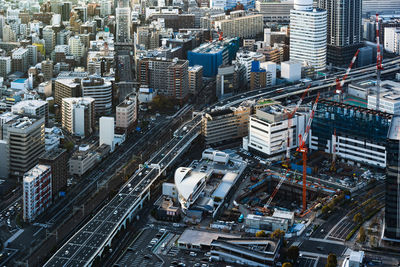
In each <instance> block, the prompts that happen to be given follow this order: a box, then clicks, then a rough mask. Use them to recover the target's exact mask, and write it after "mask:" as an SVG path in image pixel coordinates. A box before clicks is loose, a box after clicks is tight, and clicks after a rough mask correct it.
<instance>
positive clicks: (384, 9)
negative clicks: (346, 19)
mask: <svg viewBox="0 0 400 267" xmlns="http://www.w3.org/2000/svg"><path fill="white" fill-rule="evenodd" d="M397 10H400V1H399V0H378V1H376V0H363V1H362V13H363V14H370V15H375V14H376V13H378V14H382V13H386V14H387V13H389V14H390V13H395V12H396V11H397Z"/></svg>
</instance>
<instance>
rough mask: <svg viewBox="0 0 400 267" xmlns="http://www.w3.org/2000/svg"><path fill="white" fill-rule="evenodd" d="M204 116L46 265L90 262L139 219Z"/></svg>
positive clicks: (164, 148) (55, 265) (140, 170)
mask: <svg viewBox="0 0 400 267" xmlns="http://www.w3.org/2000/svg"><path fill="white" fill-rule="evenodd" d="M200 122H201V116H200V115H198V116H196V117H195V118H194V119H192V120H191V121H190V122H188V123H187V124H186V127H187V128H188V132H187V133H186V135H185V136H184V137H183V138H180V137H174V138H172V139H171V140H170V141H169V142H168V143H167V144H166V145H165V146H164V147H163V148H162V149H161V150H160V151H158V152H157V153H156V154H155V155H154V156H153V157H152V158H151V159H150V160H149V161H148V162H147V163H148V165H150V164H154V165H159V166H160V169H158V168H151V169H150V168H143V167H142V168H139V169H138V170H137V171H136V172H135V174H134V175H133V176H132V177H131V178H130V179H129V180H128V182H127V183H126V184H125V185H124V186H123V187H122V188H121V190H120V191H119V192H118V195H117V196H115V197H114V198H113V199H112V200H111V201H110V202H109V203H107V204H106V205H105V206H104V207H103V208H102V209H101V210H100V211H99V212H98V213H97V214H96V215H95V216H94V217H93V218H92V219H91V220H90V221H89V222H88V223H86V224H85V225H84V226H83V227H82V228H81V229H80V230H79V231H78V232H77V233H75V234H74V235H73V236H72V237H71V238H70V239H69V240H68V241H67V242H66V243H65V244H64V245H63V246H62V247H61V248H60V249H59V250H58V251H57V252H56V253H55V254H54V255H53V256H52V257H51V258H50V259H49V261H48V262H47V263H46V264H45V265H44V266H46V267H50V266H53V267H59V266H90V265H91V264H92V263H93V261H94V260H95V258H96V257H97V256H101V255H102V253H103V251H104V249H105V247H106V246H111V242H112V239H113V238H114V236H115V235H116V234H117V233H118V231H119V230H121V228H122V227H126V224H127V223H128V222H132V221H134V220H136V219H137V218H136V214H137V213H138V211H139V210H140V209H141V208H142V207H143V203H144V201H145V200H146V199H149V198H150V189H151V188H152V185H153V184H154V183H155V182H156V181H157V179H158V178H159V177H160V175H161V174H162V173H163V172H165V170H166V169H167V168H168V167H169V166H171V165H173V164H174V163H175V162H176V160H177V159H178V158H179V157H180V156H181V155H182V154H183V153H184V152H185V151H186V150H187V149H188V148H189V147H190V145H191V143H192V142H193V140H194V139H196V138H197V137H198V135H199V134H200Z"/></svg>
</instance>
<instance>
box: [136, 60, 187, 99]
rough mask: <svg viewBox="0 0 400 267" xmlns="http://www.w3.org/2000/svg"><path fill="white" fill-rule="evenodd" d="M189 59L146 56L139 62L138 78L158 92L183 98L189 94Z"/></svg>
mask: <svg viewBox="0 0 400 267" xmlns="http://www.w3.org/2000/svg"><path fill="white" fill-rule="evenodd" d="M188 67H189V62H188V61H187V60H180V59H177V58H174V59H172V60H171V59H165V58H164V59H163V58H144V59H142V60H140V61H139V63H138V80H139V82H140V83H141V84H142V85H148V86H149V87H150V88H154V89H157V90H158V94H161V95H164V96H167V97H173V98H176V99H183V98H185V97H186V96H187V94H188Z"/></svg>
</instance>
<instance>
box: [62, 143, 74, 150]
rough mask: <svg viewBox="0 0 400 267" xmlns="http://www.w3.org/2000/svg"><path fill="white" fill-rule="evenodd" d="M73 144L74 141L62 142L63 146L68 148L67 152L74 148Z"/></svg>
mask: <svg viewBox="0 0 400 267" xmlns="http://www.w3.org/2000/svg"><path fill="white" fill-rule="evenodd" d="M74 146H75V145H74V143H73V142H71V141H69V142H66V143H64V148H65V149H66V150H68V152H70V151H71V150H72V149H74Z"/></svg>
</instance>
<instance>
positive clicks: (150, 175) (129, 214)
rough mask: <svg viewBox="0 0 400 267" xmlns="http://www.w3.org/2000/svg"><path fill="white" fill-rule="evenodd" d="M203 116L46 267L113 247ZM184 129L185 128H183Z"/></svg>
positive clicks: (269, 94) (356, 75) (317, 87)
mask: <svg viewBox="0 0 400 267" xmlns="http://www.w3.org/2000/svg"><path fill="white" fill-rule="evenodd" d="M399 63H400V57H399V58H395V59H391V60H387V61H386V62H385V70H384V71H383V72H382V74H383V75H384V74H390V73H393V72H396V71H399V70H400V66H399ZM374 72H375V66H367V67H364V68H361V69H358V70H355V71H353V72H352V73H351V74H350V75H349V77H348V79H347V83H349V82H352V81H357V80H362V79H365V78H370V77H371V76H373V75H374ZM335 85H336V77H330V78H327V79H324V80H317V81H315V82H313V86H312V87H311V88H310V90H309V94H311V93H312V92H317V91H324V90H325V91H326V90H329V88H331V87H332V86H335ZM305 90H306V88H304V87H303V88H301V87H299V86H298V85H294V86H287V87H282V88H278V89H274V90H270V89H268V88H266V89H261V90H255V91H250V92H245V93H242V94H238V95H236V96H233V97H230V98H227V99H225V100H223V101H220V102H217V103H215V104H214V105H212V106H211V107H210V108H212V107H215V106H233V105H238V104H240V103H241V102H243V101H245V100H252V99H257V98H261V97H263V98H271V99H274V100H282V99H287V98H289V97H293V96H297V95H301V94H302V93H303V92H304V91H305ZM200 123H201V113H198V114H196V116H194V118H193V119H192V120H191V121H189V122H187V123H186V124H185V127H186V128H187V133H186V134H185V135H184V136H183V137H182V138H181V137H179V136H177V137H174V138H172V139H171V140H170V141H169V142H168V143H167V144H166V145H165V146H164V147H163V148H162V149H161V150H160V151H158V152H157V153H156V154H155V155H153V156H152V157H151V159H150V160H149V161H148V162H147V164H148V165H150V164H155V165H159V166H160V169H144V168H139V169H138V170H137V171H136V173H135V174H134V175H133V176H132V177H131V178H130V179H129V181H128V182H127V183H126V184H125V185H124V186H123V187H122V188H121V190H120V191H119V193H118V195H117V196H116V197H114V198H113V199H112V200H111V201H110V202H109V203H108V204H107V205H105V206H104V207H103V208H102V209H101V210H100V211H99V212H98V213H97V214H96V215H95V216H94V217H93V218H92V219H91V220H90V221H89V222H88V223H86V224H85V225H84V226H83V227H82V228H81V229H80V230H79V231H78V232H77V233H75V234H74V235H73V236H72V237H71V238H70V239H69V240H68V241H67V242H66V243H65V244H64V245H63V246H62V247H61V248H60V249H59V250H58V251H57V252H56V253H55V254H54V255H53V256H52V257H51V258H50V259H49V260H48V262H47V263H46V264H45V265H44V266H46V267H50V266H52V267H56V266H57V267H58V266H90V265H91V264H92V263H93V261H94V260H95V258H96V257H97V256H101V255H102V253H103V252H104V249H105V247H106V246H111V242H112V239H113V238H114V236H115V235H116V234H117V233H118V231H119V230H120V229H121V228H122V227H125V226H126V224H127V222H132V221H133V220H135V219H137V218H136V215H137V213H138V211H139V210H140V209H141V208H142V207H143V203H144V201H145V200H146V199H149V198H150V190H151V187H152V185H153V184H154V183H155V182H156V181H157V179H158V178H159V177H160V175H161V174H162V173H163V172H165V170H166V169H167V168H168V167H169V166H172V165H173V164H174V162H175V161H176V160H177V159H178V158H179V157H180V156H181V155H182V154H183V153H184V152H185V151H186V150H187V149H188V148H189V147H190V145H191V143H192V142H193V140H195V139H196V138H197V137H198V135H199V134H200ZM182 127H183V126H182Z"/></svg>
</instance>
